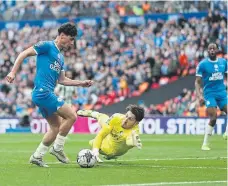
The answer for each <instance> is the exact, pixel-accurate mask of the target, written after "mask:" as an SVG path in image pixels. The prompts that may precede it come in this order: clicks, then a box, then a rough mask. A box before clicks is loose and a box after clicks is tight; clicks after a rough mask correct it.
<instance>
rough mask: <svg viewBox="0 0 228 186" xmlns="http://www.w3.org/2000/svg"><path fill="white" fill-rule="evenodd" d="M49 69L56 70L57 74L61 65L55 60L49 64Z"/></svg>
mask: <svg viewBox="0 0 228 186" xmlns="http://www.w3.org/2000/svg"><path fill="white" fill-rule="evenodd" d="M50 69H52V70H54V71H56V72H57V73H58V74H59V73H60V69H61V66H60V64H59V63H58V62H57V61H55V62H54V64H50Z"/></svg>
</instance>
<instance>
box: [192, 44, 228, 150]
mask: <svg viewBox="0 0 228 186" xmlns="http://www.w3.org/2000/svg"><path fill="white" fill-rule="evenodd" d="M217 53H218V46H217V45H216V44H215V43H210V44H209V45H208V56H209V57H208V58H205V59H203V60H202V61H201V62H200V63H199V65H198V66H197V68H196V80H195V88H196V94H197V97H198V99H199V102H200V103H201V104H202V103H205V105H206V107H207V113H208V116H209V118H210V121H209V124H208V125H207V127H206V130H205V136H204V141H203V145H202V147H201V149H202V150H210V147H209V142H208V138H209V136H211V135H212V131H213V129H214V126H215V124H216V119H217V106H218V107H219V109H220V110H221V111H223V112H225V113H226V114H227V91H226V87H225V85H224V76H225V73H227V60H225V59H223V58H218V57H217ZM201 82H203V86H204V87H203V95H202V93H201ZM223 136H224V138H225V139H226V138H227V126H226V132H225V134H224V135H223Z"/></svg>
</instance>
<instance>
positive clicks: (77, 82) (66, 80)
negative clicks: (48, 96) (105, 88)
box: [58, 70, 93, 87]
mask: <svg viewBox="0 0 228 186" xmlns="http://www.w3.org/2000/svg"><path fill="white" fill-rule="evenodd" d="M58 83H59V84H61V85H65V86H82V87H90V86H91V85H93V81H92V80H84V81H80V80H72V79H70V78H68V77H66V76H65V71H63V70H62V71H61V75H60V78H59V81H58Z"/></svg>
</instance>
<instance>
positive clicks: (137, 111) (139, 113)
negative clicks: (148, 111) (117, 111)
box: [126, 105, 145, 122]
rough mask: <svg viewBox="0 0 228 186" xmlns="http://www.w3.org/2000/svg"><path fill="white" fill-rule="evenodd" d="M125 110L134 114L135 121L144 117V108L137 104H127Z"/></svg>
mask: <svg viewBox="0 0 228 186" xmlns="http://www.w3.org/2000/svg"><path fill="white" fill-rule="evenodd" d="M126 110H127V111H131V112H132V113H133V114H134V115H135V119H136V121H138V122H139V121H141V120H142V119H143V118H144V113H145V111H144V109H143V108H142V107H140V106H138V105H129V106H128V107H127V108H126Z"/></svg>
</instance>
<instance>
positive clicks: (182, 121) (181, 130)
mask: <svg viewBox="0 0 228 186" xmlns="http://www.w3.org/2000/svg"><path fill="white" fill-rule="evenodd" d="M176 123H177V124H178V128H179V134H184V125H185V123H186V119H177V120H176Z"/></svg>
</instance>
